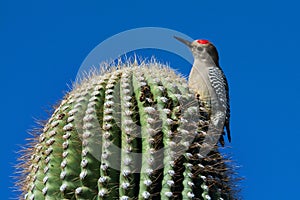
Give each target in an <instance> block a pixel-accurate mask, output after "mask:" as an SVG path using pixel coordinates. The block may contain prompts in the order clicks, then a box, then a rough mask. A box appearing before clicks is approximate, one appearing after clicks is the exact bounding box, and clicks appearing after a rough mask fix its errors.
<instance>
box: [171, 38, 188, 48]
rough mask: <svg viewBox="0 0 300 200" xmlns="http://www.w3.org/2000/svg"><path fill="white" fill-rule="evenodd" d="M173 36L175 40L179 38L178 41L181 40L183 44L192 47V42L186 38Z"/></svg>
mask: <svg viewBox="0 0 300 200" xmlns="http://www.w3.org/2000/svg"><path fill="white" fill-rule="evenodd" d="M174 38H175V39H176V40H179V41H180V42H182V43H183V44H185V45H186V46H188V47H189V48H191V47H192V42H190V41H187V40H185V39H182V38H180V37H177V36H174Z"/></svg>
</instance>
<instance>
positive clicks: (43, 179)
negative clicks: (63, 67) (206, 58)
mask: <svg viewBox="0 0 300 200" xmlns="http://www.w3.org/2000/svg"><path fill="white" fill-rule="evenodd" d="M130 65H131V66H130V67H128V66H127V67H126V66H119V67H115V68H112V69H111V70H110V71H107V72H105V73H102V74H100V75H93V76H92V77H90V78H88V79H87V80H84V81H82V83H81V84H79V85H77V86H76V87H75V89H74V90H73V91H71V92H70V93H69V94H67V95H66V97H65V98H64V100H63V101H62V102H61V104H60V105H59V106H58V107H57V108H56V110H55V111H54V113H53V115H52V116H51V117H50V119H49V121H48V122H47V123H46V124H45V126H44V127H43V131H42V133H41V134H40V135H39V137H38V138H36V139H35V140H34V142H33V144H32V145H31V147H30V148H29V150H28V152H27V154H26V155H25V156H24V157H23V160H24V163H23V164H22V165H21V167H22V168H23V175H24V178H23V180H22V181H21V183H20V184H19V185H21V187H22V188H21V189H22V191H23V192H24V194H25V195H24V198H25V199H36V200H39V199H105V200H112V199H122V200H127V199H220V200H221V199H234V197H233V196H232V191H231V188H230V187H231V185H230V177H229V175H228V173H227V165H226V164H225V161H224V159H223V157H222V155H221V154H220V153H219V152H218V149H217V148H218V146H217V145H212V146H210V147H211V149H212V150H211V152H210V153H209V154H208V155H206V156H204V157H203V156H202V155H201V154H200V149H201V147H202V141H203V139H204V137H205V133H206V130H207V125H208V119H207V113H206V112H205V110H203V107H202V106H201V102H200V101H199V99H196V98H195V95H194V94H193V92H192V91H190V89H189V88H188V86H187V83H186V80H185V79H184V78H182V77H180V76H179V75H177V74H176V73H175V72H174V71H172V70H171V69H170V68H168V67H166V66H164V65H161V64H158V63H155V62H151V63H148V64H142V65H141V66H133V65H134V64H133V63H130Z"/></svg>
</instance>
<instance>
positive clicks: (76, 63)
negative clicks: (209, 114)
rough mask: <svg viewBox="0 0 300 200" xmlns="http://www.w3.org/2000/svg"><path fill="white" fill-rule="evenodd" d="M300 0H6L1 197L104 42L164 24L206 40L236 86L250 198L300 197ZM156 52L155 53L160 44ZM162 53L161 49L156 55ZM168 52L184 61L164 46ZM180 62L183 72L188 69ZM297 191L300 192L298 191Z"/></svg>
mask: <svg viewBox="0 0 300 200" xmlns="http://www.w3.org/2000/svg"><path fill="white" fill-rule="evenodd" d="M295 2H296V1H289V0H286V1H258V0H252V1H247V2H245V1H214V2H213V3H210V1H182V2H179V1H177V2H176V1H162V0H160V1H156V0H152V1H109V2H108V1H107V2H106V3H100V1H95V0H90V1H80V3H79V1H77V2H75V1H68V0H66V1H47V2H46V3H45V1H14V0H6V1H5V0H1V1H0V61H1V78H0V87H1V98H0V102H1V104H0V105H1V113H2V114H1V120H0V123H1V136H2V139H1V141H2V144H1V145H0V148H1V151H0V154H1V162H0V166H1V170H0V177H1V178H0V180H1V181H0V196H1V199H9V198H13V197H16V195H17V193H15V192H13V189H11V188H10V187H12V186H13V179H12V178H11V176H12V175H13V171H14V168H13V165H14V164H16V159H17V154H16V153H15V152H16V151H17V150H19V149H20V148H19V145H22V144H24V143H25V139H26V138H28V137H29V135H28V134H27V131H28V130H30V129H32V128H33V127H34V126H35V123H34V119H35V118H36V119H40V118H42V119H45V117H46V116H47V115H46V114H45V113H46V112H45V110H47V109H48V108H49V107H50V105H53V104H55V103H56V102H57V101H58V100H59V99H61V97H62V96H63V91H67V90H68V87H67V83H71V81H73V80H74V79H75V77H76V73H77V70H78V68H79V67H80V64H81V63H82V61H83V60H84V58H85V57H86V56H87V54H88V53H89V52H90V51H91V50H92V49H93V48H94V47H95V46H96V45H98V44H99V43H100V42H101V41H103V40H105V39H106V38H108V37H110V36H112V35H114V34H117V33H119V32H121V31H125V30H127V29H132V28H137V27H145V26H157V27H165V28H171V29H174V30H177V31H180V32H183V33H185V34H187V35H189V36H191V37H192V38H195V39H196V38H207V39H209V40H211V41H212V42H213V43H214V44H215V45H216V46H217V47H218V49H219V52H220V57H221V58H220V63H221V66H222V67H223V69H224V71H225V73H226V75H227V77H228V81H229V84H230V94H231V99H232V100H231V106H232V123H231V129H232V138H233V142H232V143H231V146H232V149H231V150H230V151H231V153H232V156H233V158H234V160H236V161H237V163H238V164H239V165H240V166H241V168H240V170H239V173H240V176H242V177H245V180H244V181H243V182H242V193H241V194H242V196H243V197H244V199H247V200H254V199H256V200H257V199H258V200H260V199H272V200H274V199H276V200H277V199H297V197H298V191H299V188H298V186H299V180H298V178H299V174H298V169H299V154H300V150H299V149H300V148H299V147H298V146H299V140H300V131H299V128H298V124H299V121H300V117H299V113H300V109H299V97H300V92H299V91H300V84H299V82H298V81H299V80H300V78H299V77H300V65H299V61H298V58H299V42H300V39H299V35H300V30H299V27H300V26H299V19H300V15H299V9H298V8H299V5H297V4H296V3H295ZM156 53H157V52H156ZM157 56H158V57H159V55H157ZM162 60H165V61H168V62H169V63H171V65H172V62H173V63H174V62H177V61H176V59H175V58H174V56H170V55H168V54H165V55H164V56H163V57H162ZM185 67H186V66H182V68H180V69H178V71H180V72H182V73H185V74H186V75H187V73H188V70H187V69H186V68H185ZM298 198H299V197H298Z"/></svg>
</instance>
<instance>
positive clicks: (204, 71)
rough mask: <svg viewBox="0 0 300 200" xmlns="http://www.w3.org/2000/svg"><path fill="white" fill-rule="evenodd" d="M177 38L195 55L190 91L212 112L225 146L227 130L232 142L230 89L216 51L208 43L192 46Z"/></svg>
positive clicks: (191, 43)
mask: <svg viewBox="0 0 300 200" xmlns="http://www.w3.org/2000/svg"><path fill="white" fill-rule="evenodd" d="M174 38H175V39H177V40H179V41H180V42H182V43H183V44H185V45H186V46H187V47H188V48H189V49H190V50H191V52H192V54H193V57H194V63H193V66H192V69H191V72H190V74H189V79H188V84H189V87H190V88H191V89H192V90H194V92H195V93H196V95H197V97H199V99H200V101H201V102H203V104H204V107H205V108H206V109H207V110H208V111H209V115H210V121H211V123H212V125H213V126H214V127H215V129H218V130H220V131H221V134H219V138H218V139H219V141H220V143H221V145H222V146H224V143H225V142H224V137H223V135H225V129H226V133H227V138H228V141H229V142H231V134H230V104H229V86H228V81H227V78H226V76H225V74H224V72H223V70H222V68H221V67H220V64H219V54H218V51H217V48H216V47H215V46H214V45H213V44H212V43H211V42H210V41H209V40H206V39H198V40H194V41H192V42H190V41H188V40H185V39H183V38H180V37H177V36H174Z"/></svg>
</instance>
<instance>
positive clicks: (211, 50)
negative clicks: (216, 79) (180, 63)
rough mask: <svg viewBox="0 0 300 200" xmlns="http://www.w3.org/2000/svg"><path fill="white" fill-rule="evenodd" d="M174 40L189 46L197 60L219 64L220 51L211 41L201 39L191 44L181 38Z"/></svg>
mask: <svg viewBox="0 0 300 200" xmlns="http://www.w3.org/2000/svg"><path fill="white" fill-rule="evenodd" d="M174 38H175V39H177V40H179V41H180V42H182V43H183V44H185V45H186V46H188V47H189V49H190V50H191V51H192V53H193V56H194V58H195V59H200V60H201V61H205V60H209V59H212V60H213V61H214V62H215V63H216V64H217V65H218V63H219V55H218V51H217V49H216V47H215V46H214V45H213V44H212V43H211V42H210V41H209V40H205V39H200V40H194V41H193V42H190V41H188V40H185V39H182V38H180V37H176V36H174Z"/></svg>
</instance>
